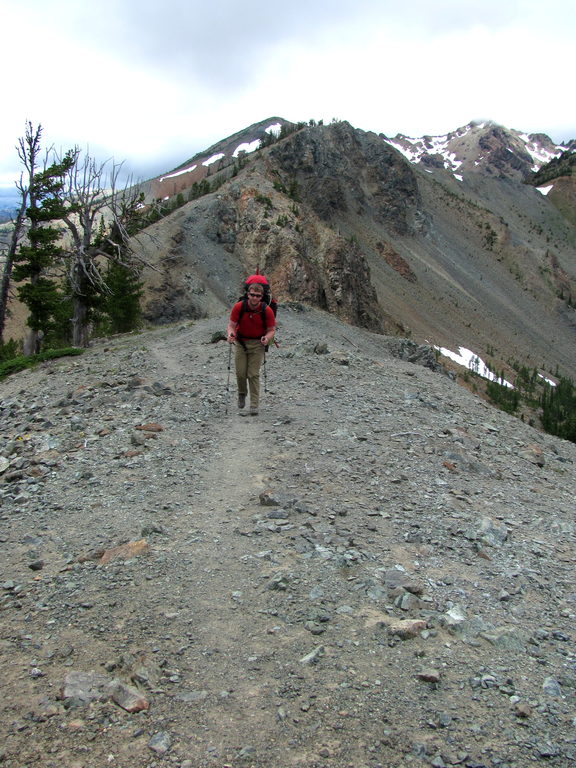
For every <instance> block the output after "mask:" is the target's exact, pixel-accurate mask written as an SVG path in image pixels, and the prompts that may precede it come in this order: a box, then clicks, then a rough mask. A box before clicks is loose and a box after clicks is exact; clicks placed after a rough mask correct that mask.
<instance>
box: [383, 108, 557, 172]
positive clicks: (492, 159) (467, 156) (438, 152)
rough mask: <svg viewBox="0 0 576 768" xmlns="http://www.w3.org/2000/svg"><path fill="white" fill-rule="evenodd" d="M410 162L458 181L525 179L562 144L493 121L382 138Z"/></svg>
mask: <svg viewBox="0 0 576 768" xmlns="http://www.w3.org/2000/svg"><path fill="white" fill-rule="evenodd" d="M385 140H386V141H388V143H389V144H390V145H391V146H393V147H394V148H395V149H397V150H398V151H399V152H401V153H402V154H403V155H404V156H405V157H406V158H407V159H408V160H409V161H410V162H411V163H414V164H422V165H423V166H424V167H425V168H427V169H429V170H433V169H444V170H446V171H448V172H450V173H452V174H453V175H454V176H455V177H456V178H457V179H459V180H462V179H463V178H464V175H465V174H467V173H478V172H484V173H490V174H492V175H497V176H502V177H513V178H525V177H526V176H527V175H528V174H529V173H530V172H534V171H537V170H539V169H540V168H541V167H542V166H543V165H544V164H546V163H548V162H549V161H550V160H552V159H553V158H555V157H559V156H560V155H561V154H562V152H564V151H565V150H566V148H567V147H566V145H563V144H559V145H557V144H554V142H553V141H552V139H551V138H550V137H549V136H547V135H546V134H544V133H535V134H527V133H523V132H520V131H517V130H514V129H509V128H505V127H504V126H502V125H499V124H498V123H495V122H493V121H481V120H473V121H471V122H470V123H468V124H467V125H465V126H463V127H461V128H458V129H457V130H455V131H451V132H450V133H447V134H445V135H442V136H428V135H426V136H423V137H420V138H411V137H409V136H405V135H404V134H397V135H396V136H395V137H394V138H392V139H385Z"/></svg>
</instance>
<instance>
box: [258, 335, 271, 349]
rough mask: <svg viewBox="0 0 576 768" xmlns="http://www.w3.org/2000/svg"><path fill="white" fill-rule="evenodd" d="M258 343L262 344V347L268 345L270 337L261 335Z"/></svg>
mask: <svg viewBox="0 0 576 768" xmlns="http://www.w3.org/2000/svg"><path fill="white" fill-rule="evenodd" d="M260 344H262V346H263V347H266V346H268V344H270V339H269V338H268V336H262V338H261V339H260Z"/></svg>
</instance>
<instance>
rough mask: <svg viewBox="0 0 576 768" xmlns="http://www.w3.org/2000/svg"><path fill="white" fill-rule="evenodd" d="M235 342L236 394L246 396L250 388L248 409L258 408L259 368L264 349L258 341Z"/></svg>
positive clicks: (244, 340)
mask: <svg viewBox="0 0 576 768" xmlns="http://www.w3.org/2000/svg"><path fill="white" fill-rule="evenodd" d="M242 343H243V344H244V347H246V349H244V347H243V346H242V344H240V342H239V341H237V342H236V357H235V363H236V381H237V382H238V394H239V395H247V394H248V387H249V388H250V408H258V404H259V402H260V366H261V365H262V361H263V360H264V347H263V346H262V344H261V343H260V339H243V340H242Z"/></svg>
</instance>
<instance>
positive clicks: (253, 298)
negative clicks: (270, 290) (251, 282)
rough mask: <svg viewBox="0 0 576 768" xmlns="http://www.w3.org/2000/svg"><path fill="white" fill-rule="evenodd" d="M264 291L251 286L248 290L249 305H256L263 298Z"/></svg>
mask: <svg viewBox="0 0 576 768" xmlns="http://www.w3.org/2000/svg"><path fill="white" fill-rule="evenodd" d="M262 295H263V294H262V291H255V290H254V288H250V290H249V291H248V306H250V307H256V306H258V304H259V303H260V301H261V300H262Z"/></svg>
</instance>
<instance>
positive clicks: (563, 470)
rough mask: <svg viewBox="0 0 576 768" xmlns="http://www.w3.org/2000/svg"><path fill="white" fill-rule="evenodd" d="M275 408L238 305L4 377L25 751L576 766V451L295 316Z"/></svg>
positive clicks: (3, 455) (359, 341)
mask: <svg viewBox="0 0 576 768" xmlns="http://www.w3.org/2000/svg"><path fill="white" fill-rule="evenodd" d="M279 320H280V330H279V333H278V338H279V340H280V347H279V348H277V349H272V350H271V351H270V353H269V355H268V363H267V366H266V393H265V394H264V395H263V402H262V407H261V412H260V415H259V416H258V417H254V418H252V417H251V418H243V417H242V416H240V415H239V413H238V412H237V410H236V407H235V405H236V396H235V386H234V382H233V376H232V377H231V379H230V383H229V386H227V379H228V347H227V345H226V344H225V343H224V342H218V343H212V342H211V340H212V336H213V334H214V332H216V331H218V330H222V329H223V328H224V327H225V322H226V318H225V317H221V318H215V319H210V320H202V321H198V322H197V323H195V324H184V325H178V326H172V327H164V328H160V329H157V330H154V331H149V332H146V333H142V334H140V335H134V336H127V337H118V338H115V339H113V340H107V341H102V342H97V343H95V344H94V346H93V347H92V348H91V349H90V350H88V351H86V353H85V354H84V355H83V356H81V357H77V358H64V359H60V360H58V361H54V362H51V363H47V364H45V365H44V366H42V367H40V368H38V369H36V370H33V371H26V372H23V373H20V374H17V375H14V376H12V377H10V378H9V379H6V380H5V381H3V382H2V383H1V384H0V392H1V396H2V404H1V410H0V416H1V420H2V421H1V423H2V427H1V433H0V504H1V507H0V522H1V529H0V530H1V534H0V543H1V548H2V549H1V551H2V584H1V591H0V612H1V614H0V615H1V619H2V621H1V634H0V652H1V664H2V676H3V691H4V695H3V697H2V699H1V703H0V727H1V737H2V738H1V743H0V764H1V765H3V766H6V767H7V768H28V767H32V766H42V767H43V768H51V766H58V767H60V766H67V767H68V766H69V767H70V768H101V767H102V766H105V765H106V766H115V767H116V768H155V767H158V768H159V767H160V766H167V765H172V766H179V767H180V768H204V767H206V768H212V767H214V768H227V767H229V766H233V767H234V768H240V767H242V768H250V766H253V767H254V768H289V767H291V766H298V767H299V768H315V767H316V766H327V768H330V767H333V768H377V767H378V766H383V767H385V768H401V767H403V768H408V767H409V766H410V767H412V768H418V767H420V766H422V767H424V766H435V768H442V767H443V766H453V765H460V766H467V767H468V768H480V767H481V766H482V767H484V766H485V767H486V768H492V767H493V766H496V767H497V768H525V767H526V766H527V765H532V764H534V765H541V764H546V765H550V766H554V767H555V768H560V767H562V768H564V767H567V766H572V765H574V763H575V760H576V741H575V739H576V701H575V685H576V680H575V676H574V672H575V661H576V650H575V646H574V618H575V615H576V587H575V583H574V538H575V523H574V498H575V497H576V475H575V464H574V462H575V461H576V446H575V445H573V444H571V443H568V442H564V441H561V440H557V439H556V438H553V437H550V436H548V435H543V434H541V433H539V432H537V431H535V430H534V429H532V428H531V427H529V426H527V425H526V424H524V423H522V422H521V421H519V420H517V419H514V418H513V417H509V416H508V415H506V414H503V413H501V412H499V411H497V410H494V409H493V408H491V407H489V406H487V405H486V404H485V403H484V402H482V401H481V400H479V399H477V398H475V397H474V396H473V395H471V394H470V393H469V392H468V391H466V390H464V389H462V388H460V387H458V386H457V385H456V384H455V383H454V381H453V380H452V379H450V378H449V377H448V376H446V375H442V374H441V373H438V372H434V371H432V370H430V369H428V368H426V367H423V366H421V365H415V364H412V363H410V362H407V361H406V360H401V359H398V358H396V357H393V356H392V355H391V353H390V348H391V342H390V340H389V339H385V338H383V337H378V336H375V335H373V334H370V333H368V332H366V331H362V330H359V329H354V328H351V327H349V326H345V325H341V324H340V323H338V322H337V321H336V320H335V319H334V318H332V317H330V316H328V315H325V314H322V313H319V312H315V311H311V310H306V311H298V309H297V307H284V308H282V307H281V308H280V312H279Z"/></svg>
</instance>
